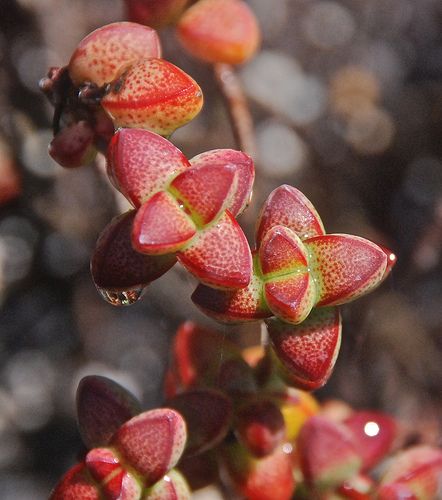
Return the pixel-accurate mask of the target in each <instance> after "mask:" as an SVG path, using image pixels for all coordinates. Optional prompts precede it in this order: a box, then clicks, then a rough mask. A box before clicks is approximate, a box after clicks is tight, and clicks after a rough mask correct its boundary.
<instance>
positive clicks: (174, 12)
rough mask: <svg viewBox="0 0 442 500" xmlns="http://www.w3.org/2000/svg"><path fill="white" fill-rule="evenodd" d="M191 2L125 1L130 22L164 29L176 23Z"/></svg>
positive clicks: (176, 0) (166, 0) (162, 0)
mask: <svg viewBox="0 0 442 500" xmlns="http://www.w3.org/2000/svg"><path fill="white" fill-rule="evenodd" d="M188 3H189V0H125V4H126V12H127V17H128V18H129V20H130V21H134V22H136V23H140V24H146V25H147V26H152V28H156V29H158V28H162V27H163V26H166V25H167V24H170V23H172V22H174V21H175V20H176V19H177V18H178V17H179V15H180V14H181V12H182V11H183V9H184V8H185V7H186V5H187V4H188Z"/></svg>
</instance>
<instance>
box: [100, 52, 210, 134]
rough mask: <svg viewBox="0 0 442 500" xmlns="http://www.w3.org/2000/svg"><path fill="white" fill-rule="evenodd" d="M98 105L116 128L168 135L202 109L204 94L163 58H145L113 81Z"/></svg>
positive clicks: (189, 78) (196, 85)
mask: <svg viewBox="0 0 442 500" xmlns="http://www.w3.org/2000/svg"><path fill="white" fill-rule="evenodd" d="M101 105H102V106H103V108H104V109H105V110H106V111H107V112H108V114H109V115H110V117H111V118H112V120H113V121H114V125H115V127H116V128H118V127H130V128H134V127H138V128H146V129H148V130H151V131H153V132H156V133H157V134H160V135H165V136H166V135H170V134H171V133H172V132H174V131H175V129H177V128H178V127H181V126H182V125H185V124H186V123H187V122H189V121H190V120H192V119H193V118H194V117H195V116H196V115H197V114H198V113H199V112H200V110H201V107H202V105H203V95H202V92H201V89H200V87H199V86H198V84H197V83H196V82H195V80H193V79H192V78H191V77H190V76H189V75H187V74H186V73H185V72H184V71H182V70H181V69H179V68H177V67H176V66H174V65H173V64H171V63H170V62H167V61H165V60H164V59H154V58H152V59H144V60H141V61H138V62H137V63H136V64H133V65H132V66H131V67H130V68H129V69H127V70H126V71H125V72H124V73H123V74H122V75H121V76H120V77H119V78H118V79H117V80H115V81H114V82H113V84H112V85H111V87H110V90H109V92H108V93H107V94H106V95H105V96H104V97H103V98H102V100H101Z"/></svg>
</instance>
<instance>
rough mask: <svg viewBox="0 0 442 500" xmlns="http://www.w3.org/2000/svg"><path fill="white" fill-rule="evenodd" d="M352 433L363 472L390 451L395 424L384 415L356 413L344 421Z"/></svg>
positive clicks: (370, 412) (364, 412)
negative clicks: (362, 465)
mask: <svg viewBox="0 0 442 500" xmlns="http://www.w3.org/2000/svg"><path fill="white" fill-rule="evenodd" d="M344 423H345V425H346V426H347V427H348V428H349V429H350V430H351V431H352V433H353V436H354V442H355V445H356V448H357V450H358V453H359V454H360V455H361V457H362V459H363V461H364V470H369V469H371V468H372V467H373V466H374V465H376V464H377V463H378V462H379V461H380V460H381V459H382V458H384V456H385V455H386V454H387V453H388V452H389V451H390V450H391V447H392V444H393V441H394V439H395V437H396V422H395V421H394V420H393V419H392V418H391V417H390V416H389V415H386V414H385V413H380V412H376V411H357V412H354V413H352V414H351V415H350V417H348V418H347V419H346V420H345V422H344Z"/></svg>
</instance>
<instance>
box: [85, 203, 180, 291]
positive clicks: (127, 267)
mask: <svg viewBox="0 0 442 500" xmlns="http://www.w3.org/2000/svg"><path fill="white" fill-rule="evenodd" d="M134 217H135V211H130V212H126V213H125V214H123V215H120V216H119V217H115V218H114V219H113V220H112V221H111V222H110V224H108V225H107V227H106V228H105V229H104V230H103V232H102V233H101V235H100V237H99V238H98V241H97V244H96V246H95V250H94V253H93V255H92V259H91V273H92V277H93V280H94V283H95V286H96V287H97V288H98V289H99V290H100V291H101V292H102V293H103V294H106V296H108V297H109V296H111V295H112V292H116V293H119V292H126V293H128V291H134V292H136V291H137V290H138V291H140V292H141V290H142V289H143V288H144V287H146V286H147V285H148V284H149V283H150V282H152V281H154V280H156V279H157V278H159V277H160V276H162V275H163V274H164V273H165V272H166V271H168V270H169V269H170V268H171V267H172V266H173V265H174V264H175V262H176V258H175V256H174V255H160V256H151V255H142V254H140V253H139V252H136V251H135V250H134V249H133V248H132V244H131V232H132V223H133V220H134Z"/></svg>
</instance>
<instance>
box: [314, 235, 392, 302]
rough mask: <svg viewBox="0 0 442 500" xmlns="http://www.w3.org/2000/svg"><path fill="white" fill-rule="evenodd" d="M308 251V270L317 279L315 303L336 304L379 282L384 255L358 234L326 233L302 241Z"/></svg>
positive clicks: (385, 257)
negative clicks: (316, 301)
mask: <svg viewBox="0 0 442 500" xmlns="http://www.w3.org/2000/svg"><path fill="white" fill-rule="evenodd" d="M304 243H305V245H306V247H307V248H308V250H309V251H310V252H311V259H310V260H311V269H312V271H311V272H312V274H313V275H314V276H315V277H316V279H317V283H318V292H319V302H318V304H317V305H318V306H329V305H340V304H344V303H346V302H349V301H351V300H354V299H356V298H358V297H360V296H361V295H364V294H366V293H368V292H369V291H371V290H372V289H373V288H374V287H376V286H377V285H379V284H380V283H381V281H382V279H383V277H384V274H385V270H386V268H387V255H386V253H385V252H384V251H383V250H382V249H381V248H380V247H378V246H377V245H375V244H374V243H372V242H371V241H368V240H366V239H364V238H360V237H359V236H350V235H347V234H327V235H325V236H318V237H316V238H310V239H308V240H307V241H305V242H304Z"/></svg>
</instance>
